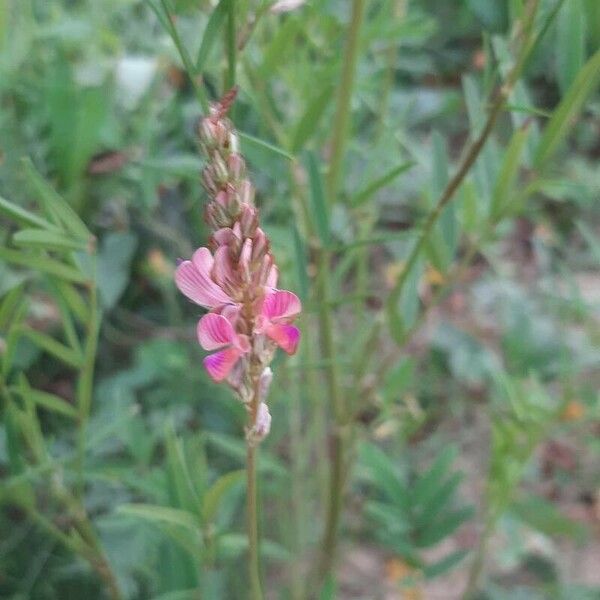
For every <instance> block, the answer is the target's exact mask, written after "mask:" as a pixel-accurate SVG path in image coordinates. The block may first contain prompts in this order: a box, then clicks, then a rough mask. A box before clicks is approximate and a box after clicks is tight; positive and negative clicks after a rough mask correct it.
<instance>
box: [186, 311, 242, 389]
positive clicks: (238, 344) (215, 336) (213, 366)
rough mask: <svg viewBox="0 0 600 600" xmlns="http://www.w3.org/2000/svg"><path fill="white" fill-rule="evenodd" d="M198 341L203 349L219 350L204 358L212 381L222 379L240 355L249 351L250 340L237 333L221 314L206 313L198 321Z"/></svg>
mask: <svg viewBox="0 0 600 600" xmlns="http://www.w3.org/2000/svg"><path fill="white" fill-rule="evenodd" d="M197 333H198V341H199V342H200V345H201V346H202V347H203V348H204V349H205V350H219V352H215V353H214V354H210V355H209V356H207V357H206V358H205V359H204V366H205V367H206V370H207V371H208V374H209V375H210V376H211V378H212V379H213V380H214V381H223V379H225V378H226V377H227V375H229V373H230V371H231V369H233V367H234V365H235V364H236V363H237V361H238V360H239V359H240V357H241V356H243V355H244V354H246V353H247V352H249V351H250V341H249V340H248V337H247V336H245V335H241V334H238V333H237V332H236V331H235V329H234V328H233V325H232V324H231V322H230V321H229V319H227V317H225V316H223V315H219V314H216V313H208V314H207V315H204V316H203V317H202V318H201V319H200V322H199V323H198V329H197Z"/></svg>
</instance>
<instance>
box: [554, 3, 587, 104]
mask: <svg viewBox="0 0 600 600" xmlns="http://www.w3.org/2000/svg"><path fill="white" fill-rule="evenodd" d="M584 60H585V15H584V12H583V4H582V1H581V0H569V1H568V2H564V3H563V6H562V8H561V9H560V12H559V14H558V22H557V33H556V75H557V77H556V78H557V80H558V84H559V86H560V89H561V91H562V92H563V93H564V92H565V91H566V90H568V89H569V87H570V86H571V84H572V83H573V80H574V79H575V77H576V75H577V73H578V72H579V70H580V69H581V67H582V66H583V62H584Z"/></svg>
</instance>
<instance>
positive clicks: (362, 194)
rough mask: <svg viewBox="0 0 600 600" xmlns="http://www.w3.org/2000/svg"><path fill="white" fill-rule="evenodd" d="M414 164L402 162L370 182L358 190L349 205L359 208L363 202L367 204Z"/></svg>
mask: <svg viewBox="0 0 600 600" xmlns="http://www.w3.org/2000/svg"><path fill="white" fill-rule="evenodd" d="M414 165H415V163H414V162H412V161H411V162H404V163H402V164H400V165H398V166H397V167H394V168H393V169H390V170H389V171H388V172H387V173H384V174H383V175H382V176H381V177H379V178H378V179H376V180H375V181H373V182H371V183H370V184H369V185H367V186H366V187H365V188H363V189H362V190H360V191H359V192H357V193H356V195H355V196H353V197H352V198H351V200H350V204H351V205H352V206H353V207H357V206H361V205H362V204H364V203H365V202H368V201H369V200H370V199H371V198H372V197H373V196H374V195H375V194H376V193H377V192H378V191H379V190H380V189H381V188H383V187H385V186H386V185H389V184H390V183H392V181H394V179H396V178H397V177H398V176H400V175H402V173H404V172H405V171H408V170H409V169H411V168H412V167H414Z"/></svg>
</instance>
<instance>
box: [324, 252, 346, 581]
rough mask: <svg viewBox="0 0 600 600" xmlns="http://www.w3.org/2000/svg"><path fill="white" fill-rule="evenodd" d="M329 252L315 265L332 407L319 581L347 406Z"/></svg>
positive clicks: (331, 528) (336, 509)
mask: <svg viewBox="0 0 600 600" xmlns="http://www.w3.org/2000/svg"><path fill="white" fill-rule="evenodd" d="M330 260H331V256H330V252H329V251H328V250H326V249H325V248H322V249H320V256H319V263H318V282H317V283H318V285H317V301H318V306H319V333H320V345H321V357H322V358H323V360H325V361H327V368H326V379H327V393H328V396H329V401H330V403H331V405H332V407H333V413H334V420H335V427H334V429H333V432H332V440H331V444H332V446H331V459H330V462H331V472H330V476H329V495H328V507H327V515H326V520H325V529H324V534H323V539H322V542H321V556H320V561H319V569H318V572H319V581H320V582H322V581H324V580H325V578H326V577H327V575H328V574H329V572H330V571H331V570H332V569H333V566H334V564H335V554H336V544H337V536H338V529H339V522H340V513H341V508H342V498H343V492H342V487H343V472H344V467H343V462H344V439H343V428H344V427H343V426H344V421H345V415H346V410H345V409H346V403H345V400H344V395H343V393H342V390H341V387H340V378H339V372H338V362H337V361H336V360H335V343H334V338H333V325H332V316H331V298H330V296H331V292H330V285H329V282H330V273H329V270H330V269H329V267H330Z"/></svg>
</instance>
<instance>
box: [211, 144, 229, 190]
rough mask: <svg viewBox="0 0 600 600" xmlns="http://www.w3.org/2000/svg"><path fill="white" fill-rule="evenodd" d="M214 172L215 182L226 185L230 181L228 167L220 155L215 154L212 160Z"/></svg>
mask: <svg viewBox="0 0 600 600" xmlns="http://www.w3.org/2000/svg"><path fill="white" fill-rule="evenodd" d="M212 170H213V178H214V180H215V181H216V182H217V183H218V184H221V185H225V184H226V183H227V182H228V181H229V173H228V172H227V165H226V164H225V161H224V160H223V158H222V157H221V155H220V154H217V153H216V152H215V154H214V156H213V159H212Z"/></svg>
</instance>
